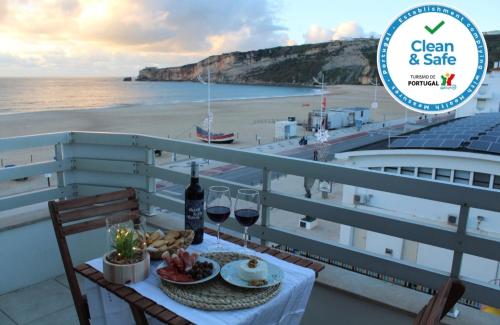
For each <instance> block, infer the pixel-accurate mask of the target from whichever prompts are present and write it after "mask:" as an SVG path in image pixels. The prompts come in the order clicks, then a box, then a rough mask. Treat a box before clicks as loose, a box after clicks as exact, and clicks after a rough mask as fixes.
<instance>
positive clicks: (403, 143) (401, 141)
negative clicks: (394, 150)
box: [391, 139, 408, 147]
mask: <svg viewBox="0 0 500 325" xmlns="http://www.w3.org/2000/svg"><path fill="white" fill-rule="evenodd" d="M407 143H408V140H407V139H396V140H395V141H393V142H392V143H391V147H404V146H406V144H407Z"/></svg>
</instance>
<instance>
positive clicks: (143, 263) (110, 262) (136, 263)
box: [103, 221, 149, 284]
mask: <svg viewBox="0 0 500 325" xmlns="http://www.w3.org/2000/svg"><path fill="white" fill-rule="evenodd" d="M107 230H108V243H109V247H110V249H109V250H108V253H106V254H105V255H104V258H103V271H104V272H103V273H104V278H105V279H106V280H108V281H109V282H113V283H119V284H128V283H134V282H138V281H142V280H144V279H145V278H147V277H148V275H149V254H148V252H147V250H146V238H145V232H144V231H142V227H141V224H140V221H139V222H136V223H133V224H127V223H120V224H110V223H109V222H107Z"/></svg>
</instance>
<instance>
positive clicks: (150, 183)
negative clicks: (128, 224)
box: [136, 148, 156, 217]
mask: <svg viewBox="0 0 500 325" xmlns="http://www.w3.org/2000/svg"><path fill="white" fill-rule="evenodd" d="M145 165H146V173H148V172H149V171H148V169H149V166H154V165H155V153H154V150H153V149H150V148H147V149H146V163H145ZM136 168H137V167H136ZM144 177H145V179H146V187H147V193H146V197H147V201H146V204H145V206H144V207H143V206H141V212H142V213H143V214H144V215H146V216H148V217H150V216H153V215H154V214H155V211H154V207H153V206H151V204H150V196H151V195H152V194H153V193H155V192H156V178H155V177H151V176H144Z"/></svg>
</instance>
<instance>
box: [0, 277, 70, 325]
mask: <svg viewBox="0 0 500 325" xmlns="http://www.w3.org/2000/svg"><path fill="white" fill-rule="evenodd" d="M70 306H71V307H72V306H73V300H72V297H71V293H70V292H69V290H68V288H66V287H65V286H63V285H61V284H60V283H59V282H57V281H56V280H54V279H51V280H47V281H44V282H40V283H37V284H35V285H32V286H30V287H27V288H23V289H20V290H16V291H12V292H9V293H7V294H4V295H2V296H0V309H1V310H2V311H3V312H4V313H5V314H7V315H8V316H9V317H10V318H11V319H13V320H14V321H15V322H16V323H18V324H25V323H28V322H30V321H33V320H35V319H38V318H41V317H43V316H46V315H49V314H52V313H54V312H56V311H61V310H63V309H64V308H67V307H70Z"/></svg>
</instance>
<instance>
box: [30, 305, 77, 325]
mask: <svg viewBox="0 0 500 325" xmlns="http://www.w3.org/2000/svg"><path fill="white" fill-rule="evenodd" d="M73 324H74V325H78V316H77V315H76V311H75V308H74V307H73V306H70V307H66V308H64V309H63V310H58V311H55V312H53V313H51V314H48V315H45V316H42V317H41V318H37V319H35V320H33V321H31V322H29V323H27V325H73Z"/></svg>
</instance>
